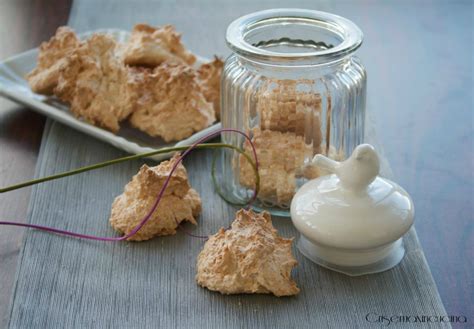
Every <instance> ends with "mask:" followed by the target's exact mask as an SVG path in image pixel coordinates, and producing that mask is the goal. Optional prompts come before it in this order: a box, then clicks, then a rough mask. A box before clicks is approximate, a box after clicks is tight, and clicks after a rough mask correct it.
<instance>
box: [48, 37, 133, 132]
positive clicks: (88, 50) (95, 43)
mask: <svg viewBox="0 0 474 329" xmlns="http://www.w3.org/2000/svg"><path fill="white" fill-rule="evenodd" d="M116 46H117V44H116V42H115V40H114V39H113V38H112V37H110V36H108V35H104V34H95V35H93V36H92V37H91V38H89V39H88V40H87V41H85V42H84V43H83V44H82V45H81V46H80V47H78V48H77V49H75V50H74V51H73V52H72V53H71V54H70V55H69V56H68V57H67V63H66V64H65V65H64V66H63V67H62V68H61V70H60V75H59V79H58V84H57V86H56V88H55V89H54V93H55V94H56V95H57V96H58V97H59V99H61V100H62V101H65V102H67V103H69V104H70V110H71V112H72V113H73V114H74V115H75V116H76V117H79V118H82V119H84V120H85V121H87V122H89V123H91V124H94V125H97V126H100V127H103V128H106V129H108V130H110V131H112V132H117V131H118V130H119V128H120V127H119V122H120V121H122V120H124V119H125V118H127V117H128V116H129V115H130V113H131V111H132V109H133V104H134V100H135V95H134V93H133V92H132V89H131V88H130V86H129V85H130V84H131V83H132V82H133V80H132V79H131V78H130V76H129V72H128V70H127V68H126V67H125V65H123V63H121V61H120V60H119V58H118V57H117V56H116V53H115V49H116Z"/></svg>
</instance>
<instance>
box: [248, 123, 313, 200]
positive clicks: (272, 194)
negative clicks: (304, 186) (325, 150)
mask: <svg viewBox="0 0 474 329" xmlns="http://www.w3.org/2000/svg"><path fill="white" fill-rule="evenodd" d="M252 142H253V144H254V146H255V149H256V152H257V158H258V164H259V175H260V190H259V193H258V197H259V199H260V200H262V201H266V202H269V203H273V204H277V205H280V206H285V207H286V206H289V203H290V201H291V198H292V197H293V195H294V193H295V189H296V183H295V177H307V176H306V175H307V174H310V175H312V176H313V175H315V174H317V173H315V172H313V171H311V172H308V171H307V170H306V169H305V168H306V166H307V163H309V162H311V159H312V157H313V148H312V145H311V144H306V143H305V141H304V138H303V137H302V136H299V135H296V134H295V133H292V132H279V131H271V130H263V131H262V130H260V129H259V128H255V129H253V130H252ZM244 150H245V151H246V152H247V153H248V154H252V153H251V152H252V151H251V147H250V143H248V142H247V141H246V142H245V143H244ZM239 168H240V171H239V181H240V183H241V184H242V185H243V186H245V187H248V188H254V187H255V173H254V170H253V168H252V166H251V165H250V164H249V163H248V161H247V160H246V158H245V157H244V156H243V155H240V157H239ZM307 178H314V177H307Z"/></svg>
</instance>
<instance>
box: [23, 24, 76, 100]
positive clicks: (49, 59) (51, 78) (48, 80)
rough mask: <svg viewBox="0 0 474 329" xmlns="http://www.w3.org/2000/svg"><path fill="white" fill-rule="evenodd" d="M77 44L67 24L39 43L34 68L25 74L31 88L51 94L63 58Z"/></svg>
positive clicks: (36, 91) (39, 92)
mask: <svg viewBox="0 0 474 329" xmlns="http://www.w3.org/2000/svg"><path fill="white" fill-rule="evenodd" d="M79 44H80V41H79V39H78V38H77V37H76V34H75V33H74V31H73V30H72V29H70V28H69V27H67V26H61V27H59V28H58V29H57V31H56V34H55V35H54V36H53V37H52V38H51V39H50V40H49V41H48V42H43V43H41V45H40V47H39V54H38V63H37V65H36V68H35V69H34V70H33V71H31V72H30V73H29V74H28V75H27V76H26V79H27V80H28V83H29V85H30V87H31V90H32V91H33V92H35V93H38V94H44V95H51V94H52V93H53V90H54V88H55V87H56V85H57V83H58V79H59V72H60V70H61V68H62V67H63V66H64V65H65V58H66V57H67V56H68V55H69V54H70V53H71V52H72V51H73V50H74V49H76V48H77V47H79Z"/></svg>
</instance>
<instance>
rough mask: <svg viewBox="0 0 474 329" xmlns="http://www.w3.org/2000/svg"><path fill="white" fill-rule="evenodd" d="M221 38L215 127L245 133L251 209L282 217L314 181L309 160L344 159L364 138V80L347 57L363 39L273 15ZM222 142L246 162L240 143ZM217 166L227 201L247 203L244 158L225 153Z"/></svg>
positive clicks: (253, 18) (341, 26)
mask: <svg viewBox="0 0 474 329" xmlns="http://www.w3.org/2000/svg"><path fill="white" fill-rule="evenodd" d="M226 37H227V43H228V46H229V47H230V48H231V49H232V51H233V54H232V55H230V57H229V58H227V60H226V63H225V67H224V71H223V77H222V117H221V121H222V126H223V127H224V128H235V129H240V130H243V131H245V132H247V133H248V134H249V135H250V136H251V138H252V140H253V142H254V144H255V146H256V148H257V155H258V159H259V165H260V168H259V174H260V190H259V194H258V202H257V204H256V205H255V207H256V208H261V209H266V210H270V211H271V212H272V213H274V214H277V215H288V208H289V205H290V203H291V199H292V197H293V195H294V193H295V192H296V190H297V189H298V188H299V187H300V186H301V185H302V184H303V183H304V182H306V181H307V180H308V179H312V178H316V177H318V176H319V175H321V174H323V173H321V172H320V171H319V170H318V169H317V168H316V167H314V166H313V165H312V164H311V160H312V158H313V156H314V155H315V154H317V153H322V154H325V155H328V156H329V157H332V158H334V159H338V160H340V159H344V158H345V157H348V156H349V155H350V154H351V152H352V150H353V149H354V148H355V146H357V145H358V144H360V143H361V142H362V141H363V139H364V119H365V94H366V73H365V70H364V67H363V66H362V64H361V63H360V61H359V59H358V58H357V57H355V56H354V55H353V53H354V51H355V50H356V49H357V48H358V47H359V46H360V45H361V43H362V37H363V36H362V32H361V31H360V30H359V28H358V27H357V26H356V25H355V24H354V23H352V22H351V21H349V20H347V19H345V18H342V17H339V16H336V15H332V14H328V13H324V12H318V11H312V10H303V9H272V10H265V11H260V12H256V13H253V14H250V15H247V16H243V17H241V18H239V19H237V20H235V21H234V22H233V23H231V24H230V25H229V27H228V29H227V36H226ZM222 138H223V141H224V142H226V143H230V144H233V145H236V146H240V147H242V146H243V147H244V148H245V149H246V150H248V151H249V153H250V146H249V145H248V143H246V142H245V141H244V139H243V138H242V137H241V136H238V135H237V134H230V133H224V134H223V136H222ZM221 167H222V168H221V170H222V173H223V175H222V177H221V182H222V193H223V194H224V195H225V196H226V198H228V199H230V200H231V201H233V202H242V201H244V200H246V199H248V198H249V197H250V196H251V192H252V188H253V187H254V185H255V175H254V172H253V169H252V167H251V166H250V165H249V164H248V163H247V162H246V160H245V158H244V157H243V156H241V155H239V153H237V152H233V151H225V152H223V154H222V158H221Z"/></svg>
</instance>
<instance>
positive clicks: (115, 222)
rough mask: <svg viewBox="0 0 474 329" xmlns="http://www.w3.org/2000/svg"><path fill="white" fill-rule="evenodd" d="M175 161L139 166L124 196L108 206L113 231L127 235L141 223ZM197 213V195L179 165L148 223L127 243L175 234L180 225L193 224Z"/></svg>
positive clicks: (183, 169)
mask: <svg viewBox="0 0 474 329" xmlns="http://www.w3.org/2000/svg"><path fill="white" fill-rule="evenodd" d="M176 161H177V155H175V156H174V157H173V158H172V159H171V160H169V161H164V162H162V163H160V164H159V165H158V166H155V167H148V166H147V165H143V166H142V167H141V168H140V171H139V172H138V173H137V174H136V175H135V176H133V178H132V180H131V181H130V182H129V183H128V184H127V185H126V186H125V189H124V192H123V193H122V194H121V195H119V196H118V197H117V198H115V201H114V202H113V204H112V211H111V215H110V219H109V221H110V224H111V225H112V227H113V228H114V229H115V230H116V231H118V232H120V233H123V234H128V233H130V232H131V231H133V229H134V228H135V227H136V226H137V225H138V224H139V223H140V222H141V220H143V218H144V217H145V216H146V215H147V214H148V212H149V211H150V210H151V209H152V207H153V205H154V203H155V202H156V198H157V196H158V194H159V192H160V190H161V188H162V187H163V184H164V182H165V180H166V178H167V177H168V176H169V174H170V171H171V168H172V166H173V165H174V164H175V162H176ZM200 212H201V199H200V197H199V194H198V193H197V192H196V191H195V190H194V189H192V188H191V186H190V185H189V182H188V175H187V172H186V169H185V168H184V166H183V165H182V164H179V165H178V167H177V169H176V170H175V172H174V173H173V175H172V176H171V180H170V182H169V184H168V187H167V188H166V189H165V191H164V194H163V197H162V199H161V200H160V203H159V204H158V207H157V209H156V210H155V211H154V212H153V215H152V216H151V218H150V219H149V221H148V222H147V223H146V224H145V225H144V226H143V227H142V228H141V229H140V230H139V231H138V232H137V233H136V234H135V235H133V236H131V237H130V238H129V239H128V240H131V241H143V240H149V239H151V238H153V237H155V236H160V235H171V234H175V233H176V228H177V227H178V225H179V224H180V223H181V222H183V221H188V222H191V223H193V224H197V223H196V217H197V216H198V215H199V214H200Z"/></svg>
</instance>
